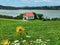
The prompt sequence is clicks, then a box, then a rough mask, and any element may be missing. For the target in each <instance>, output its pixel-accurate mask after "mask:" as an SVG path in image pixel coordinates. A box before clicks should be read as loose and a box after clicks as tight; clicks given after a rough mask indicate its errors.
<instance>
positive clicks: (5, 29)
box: [0, 19, 60, 45]
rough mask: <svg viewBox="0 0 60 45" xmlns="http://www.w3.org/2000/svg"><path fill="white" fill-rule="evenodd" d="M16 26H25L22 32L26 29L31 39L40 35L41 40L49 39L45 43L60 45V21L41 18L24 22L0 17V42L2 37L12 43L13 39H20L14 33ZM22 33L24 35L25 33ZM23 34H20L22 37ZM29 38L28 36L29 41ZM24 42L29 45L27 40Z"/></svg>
mask: <svg viewBox="0 0 60 45" xmlns="http://www.w3.org/2000/svg"><path fill="white" fill-rule="evenodd" d="M17 26H23V27H24V28H25V31H24V32H26V31H27V33H28V35H30V36H31V39H32V40H35V39H39V38H40V37H41V39H42V40H43V41H46V40H48V39H49V40H50V42H48V43H47V45H58V44H59V45H60V21H41V20H31V21H27V22H24V21H20V20H13V19H11V20H10V19H0V42H1V41H2V40H4V39H9V40H10V41H11V43H12V42H13V41H14V40H17V39H20V36H19V35H18V34H17V33H16V27H17ZM23 35H24V36H25V34H23ZM24 36H22V38H24ZM24 39H26V38H24ZM27 39H28V38H27ZM31 39H30V38H29V41H30V40H31ZM25 43H26V44H27V45H30V44H28V43H29V42H28V43H27V42H25ZM25 43H24V45H25ZM0 45H1V43H0ZM21 45H23V44H21ZM32 45H35V44H32ZM36 45H40V44H36Z"/></svg>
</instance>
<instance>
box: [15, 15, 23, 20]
mask: <svg viewBox="0 0 60 45" xmlns="http://www.w3.org/2000/svg"><path fill="white" fill-rule="evenodd" d="M15 18H16V19H23V14H20V15H19V16H17V17H15Z"/></svg>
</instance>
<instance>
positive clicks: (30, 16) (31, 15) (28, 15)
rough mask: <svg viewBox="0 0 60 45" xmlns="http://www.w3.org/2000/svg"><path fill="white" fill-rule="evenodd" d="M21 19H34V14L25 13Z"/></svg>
mask: <svg viewBox="0 0 60 45" xmlns="http://www.w3.org/2000/svg"><path fill="white" fill-rule="evenodd" d="M23 19H24V20H30V19H34V14H33V12H26V13H24V15H23Z"/></svg>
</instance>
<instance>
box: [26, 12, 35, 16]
mask: <svg viewBox="0 0 60 45" xmlns="http://www.w3.org/2000/svg"><path fill="white" fill-rule="evenodd" d="M25 16H34V14H33V13H32V12H26V13H25Z"/></svg>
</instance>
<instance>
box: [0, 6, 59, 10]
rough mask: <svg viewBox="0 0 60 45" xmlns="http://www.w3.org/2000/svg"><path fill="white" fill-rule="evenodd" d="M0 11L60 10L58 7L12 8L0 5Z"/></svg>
mask: <svg viewBox="0 0 60 45" xmlns="http://www.w3.org/2000/svg"><path fill="white" fill-rule="evenodd" d="M0 9H5V10H19V9H28V10H32V9H34V10H35V9H36V10H39V9H40V10H60V6H37V7H33V6H32V7H13V6H2V5H0Z"/></svg>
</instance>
